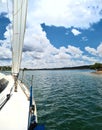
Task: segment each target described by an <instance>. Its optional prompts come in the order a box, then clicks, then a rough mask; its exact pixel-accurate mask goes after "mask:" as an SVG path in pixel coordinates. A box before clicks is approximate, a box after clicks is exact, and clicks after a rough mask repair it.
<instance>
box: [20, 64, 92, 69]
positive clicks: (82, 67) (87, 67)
mask: <svg viewBox="0 0 102 130" xmlns="http://www.w3.org/2000/svg"><path fill="white" fill-rule="evenodd" d="M78 69H79V70H82V69H90V65H85V66H75V67H63V68H41V69H28V68H24V69H21V70H78Z"/></svg>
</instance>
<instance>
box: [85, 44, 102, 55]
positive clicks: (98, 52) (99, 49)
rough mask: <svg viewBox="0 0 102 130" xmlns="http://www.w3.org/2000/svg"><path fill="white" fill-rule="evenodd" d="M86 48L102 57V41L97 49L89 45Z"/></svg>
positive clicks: (92, 53)
mask: <svg viewBox="0 0 102 130" xmlns="http://www.w3.org/2000/svg"><path fill="white" fill-rule="evenodd" d="M85 50H86V51H87V52H89V53H90V54H91V55H95V56H99V57H102V43H100V44H99V46H98V47H97V48H96V49H95V48H91V47H89V46H88V47H85Z"/></svg>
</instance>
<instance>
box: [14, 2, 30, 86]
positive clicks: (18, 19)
mask: <svg viewBox="0 0 102 130" xmlns="http://www.w3.org/2000/svg"><path fill="white" fill-rule="evenodd" d="M27 3H28V0H13V39H12V75H13V76H14V80H15V86H17V85H16V84H17V83H16V81H17V78H18V75H19V69H20V65H21V58H22V48H23V43H24V34H25V28H26V17H27ZM15 88H16V87H15Z"/></svg>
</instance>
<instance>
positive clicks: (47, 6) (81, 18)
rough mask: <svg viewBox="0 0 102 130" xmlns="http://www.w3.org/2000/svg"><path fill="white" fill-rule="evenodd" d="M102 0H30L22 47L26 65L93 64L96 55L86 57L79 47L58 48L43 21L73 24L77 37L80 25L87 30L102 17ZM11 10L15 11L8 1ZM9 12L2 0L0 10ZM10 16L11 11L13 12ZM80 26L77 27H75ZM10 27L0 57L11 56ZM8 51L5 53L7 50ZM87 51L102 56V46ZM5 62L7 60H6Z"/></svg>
mask: <svg viewBox="0 0 102 130" xmlns="http://www.w3.org/2000/svg"><path fill="white" fill-rule="evenodd" d="M101 2H102V1H101V0H97V1H96V0H90V1H89V0H83V1H82V0H78V1H74V2H73V0H30V1H28V16H27V17H28V18H27V29H26V35H25V43H24V48H23V61H22V66H23V67H29V68H30V67H32V68H36V67H37V68H42V67H43V68H45V67H63V66H75V65H84V64H87V63H89V62H90V63H92V62H93V61H94V58H93V57H92V58H89V57H87V56H83V53H84V52H83V51H82V50H80V48H77V47H74V46H71V45H68V47H67V48H66V47H60V48H59V49H57V48H55V47H54V46H53V45H52V44H51V43H50V41H49V40H48V39H47V36H46V33H45V32H44V31H43V30H42V28H41V26H40V24H41V23H45V24H46V25H49V26H51V25H54V26H57V27H58V26H64V27H66V28H70V27H73V28H74V29H72V33H73V34H74V35H75V36H76V35H79V34H80V33H81V32H79V31H78V28H81V29H88V28H89V27H90V26H91V25H92V24H93V23H97V22H98V21H100V19H102V14H101V13H100V12H101V9H102V4H101ZM9 10H10V13H11V12H12V9H11V4H10V2H9ZM1 12H7V5H6V4H5V0H3V2H1V1H0V13H1ZM10 19H11V14H10ZM76 28H77V29H76ZM9 30H10V29H9V28H7V32H6V33H5V37H6V38H7V40H6V41H5V44H4V45H5V46H4V45H3V46H1V50H2V51H0V52H1V53H0V58H4V59H6V58H8V59H10V58H11V50H10V44H9V43H8V41H9ZM5 49H7V52H5V53H4V50H5ZM85 49H86V51H88V52H89V53H91V54H92V55H96V54H97V55H99V56H102V45H100V46H98V47H97V50H95V49H94V48H90V47H86V48H85ZM5 63H6V62H5Z"/></svg>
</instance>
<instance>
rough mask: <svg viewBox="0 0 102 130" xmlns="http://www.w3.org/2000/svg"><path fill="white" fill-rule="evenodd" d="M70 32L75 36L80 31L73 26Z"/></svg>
mask: <svg viewBox="0 0 102 130" xmlns="http://www.w3.org/2000/svg"><path fill="white" fill-rule="evenodd" d="M71 32H72V33H73V34H74V35H75V36H77V35H79V34H81V32H80V31H78V30H77V29H75V28H73V29H72V30H71Z"/></svg>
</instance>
